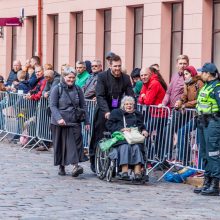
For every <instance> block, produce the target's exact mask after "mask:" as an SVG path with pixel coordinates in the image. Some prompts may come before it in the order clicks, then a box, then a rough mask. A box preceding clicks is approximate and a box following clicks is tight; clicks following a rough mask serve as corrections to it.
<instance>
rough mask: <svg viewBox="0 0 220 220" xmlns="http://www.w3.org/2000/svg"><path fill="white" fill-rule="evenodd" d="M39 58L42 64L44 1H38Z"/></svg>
mask: <svg viewBox="0 0 220 220" xmlns="http://www.w3.org/2000/svg"><path fill="white" fill-rule="evenodd" d="M37 20H38V38H37V39H38V56H39V57H40V61H41V62H42V0H38V15H37Z"/></svg>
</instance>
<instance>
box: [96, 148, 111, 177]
mask: <svg viewBox="0 0 220 220" xmlns="http://www.w3.org/2000/svg"><path fill="white" fill-rule="evenodd" d="M109 165H110V159H109V158H108V152H103V151H101V149H100V148H99V146H97V148H96V155H95V170H96V175H97V176H98V177H99V179H101V180H103V179H104V178H105V177H106V174H107V171H108V169H109Z"/></svg>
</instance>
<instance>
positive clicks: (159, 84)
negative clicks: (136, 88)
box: [138, 67, 166, 105]
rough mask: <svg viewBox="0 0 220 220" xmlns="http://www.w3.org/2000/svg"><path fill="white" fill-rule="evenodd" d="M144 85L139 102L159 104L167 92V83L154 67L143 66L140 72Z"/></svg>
mask: <svg viewBox="0 0 220 220" xmlns="http://www.w3.org/2000/svg"><path fill="white" fill-rule="evenodd" d="M140 77H141V80H142V82H143V86H142V89H141V92H140V96H139V99H138V102H139V103H140V104H144V105H158V104H160V103H161V102H162V100H163V98H164V96H165V93H166V83H165V81H164V80H163V78H162V76H161V75H160V74H159V72H158V71H157V70H156V69H154V68H153V67H149V68H142V70H141V73H140Z"/></svg>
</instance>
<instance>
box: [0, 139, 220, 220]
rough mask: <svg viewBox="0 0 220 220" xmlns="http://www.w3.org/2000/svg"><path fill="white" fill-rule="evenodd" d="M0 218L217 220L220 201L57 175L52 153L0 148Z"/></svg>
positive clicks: (152, 186) (184, 188) (176, 188)
mask: <svg viewBox="0 0 220 220" xmlns="http://www.w3.org/2000/svg"><path fill="white" fill-rule="evenodd" d="M0 148H1V151H0V158H1V159H0V170H1V174H0V180H1V181H0V219H26V220H27V219H134V220H135V219H138V220H139V219H157V220H159V219H175V220H177V219H216V220H217V219H219V216H220V211H219V210H220V199H219V197H202V196H200V195H195V194H193V193H192V189H193V187H192V186H190V185H184V184H171V183H165V182H159V183H155V182H152V181H150V183H148V184H146V185H145V186H137V185H131V184H125V183H122V182H113V183H107V182H105V181H101V180H99V179H97V178H96V176H95V175H94V174H92V173H91V172H90V170H89V164H88V163H85V164H83V167H84V170H85V172H84V174H83V175H82V176H81V177H78V178H73V177H71V167H68V169H67V171H68V175H67V176H64V177H61V176H58V175H57V167H54V166H53V155H52V153H51V152H43V153H36V151H35V150H33V151H31V152H28V150H27V149H25V150H21V149H20V148H19V147H18V146H15V145H12V144H8V143H1V144H0Z"/></svg>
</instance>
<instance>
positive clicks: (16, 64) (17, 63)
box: [6, 60, 21, 87]
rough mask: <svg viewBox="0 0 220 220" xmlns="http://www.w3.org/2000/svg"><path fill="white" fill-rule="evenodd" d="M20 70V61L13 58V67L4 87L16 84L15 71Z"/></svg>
mask: <svg viewBox="0 0 220 220" xmlns="http://www.w3.org/2000/svg"><path fill="white" fill-rule="evenodd" d="M19 70H21V61H20V60H14V61H13V67H12V70H11V72H10V73H9V76H8V79H7V81H6V87H8V86H9V87H10V86H12V84H13V85H17V84H18V78H17V73H18V71H19Z"/></svg>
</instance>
